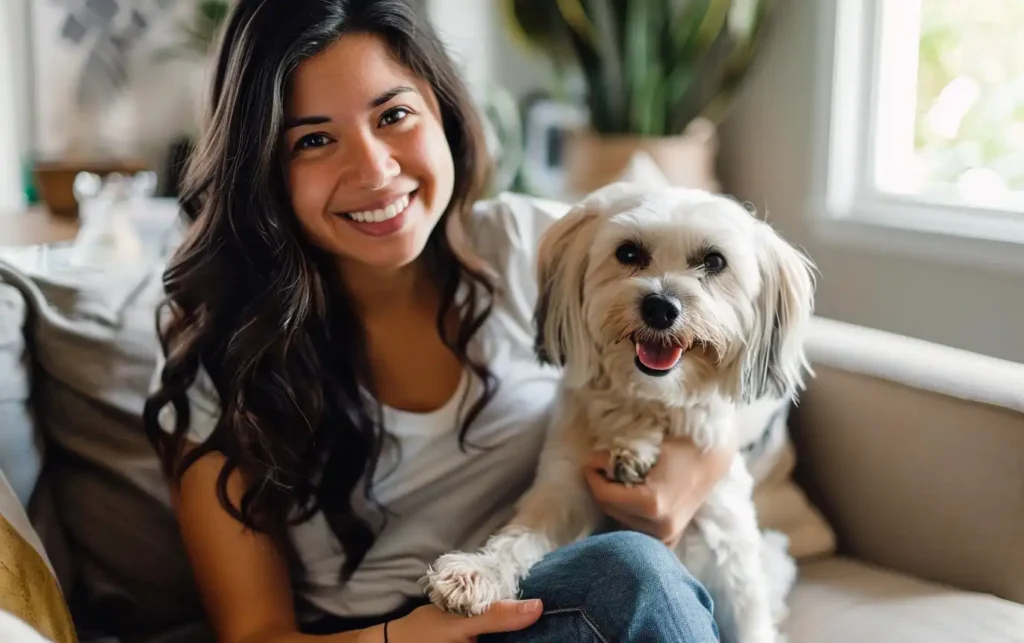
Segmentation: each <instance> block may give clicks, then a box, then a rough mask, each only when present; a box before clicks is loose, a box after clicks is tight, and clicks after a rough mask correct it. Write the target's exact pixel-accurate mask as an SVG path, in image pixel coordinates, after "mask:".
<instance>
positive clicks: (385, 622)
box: [384, 621, 391, 643]
mask: <svg viewBox="0 0 1024 643" xmlns="http://www.w3.org/2000/svg"><path fill="white" fill-rule="evenodd" d="M390 622H391V621H384V643H388V623H390Z"/></svg>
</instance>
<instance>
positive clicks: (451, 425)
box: [161, 194, 567, 616]
mask: <svg viewBox="0 0 1024 643" xmlns="http://www.w3.org/2000/svg"><path fill="white" fill-rule="evenodd" d="M566 210H567V206H565V205H563V204H559V203H554V202H547V201H540V200H537V199H532V198H528V197H524V196H521V195H514V194H503V195H501V196H499V197H497V198H495V199H493V200H488V201H482V202H480V203H478V204H477V206H476V207H475V208H474V216H473V218H472V222H471V225H470V229H469V236H470V239H471V240H472V241H473V247H474V249H475V250H476V252H477V253H478V254H479V255H480V256H481V257H482V258H483V259H484V260H486V261H487V262H488V263H489V264H490V265H491V267H493V268H494V269H495V271H497V273H498V275H499V276H500V277H501V279H502V281H503V283H502V284H501V289H500V291H499V295H498V297H497V300H496V301H495V305H494V309H493V312H492V313H491V315H490V317H489V318H488V320H487V322H486V323H485V324H484V326H483V327H482V328H481V329H480V330H479V331H478V333H477V335H476V337H475V339H474V345H473V346H472V347H471V348H472V350H473V353H474V355H476V356H480V357H482V358H483V359H484V360H485V362H486V363H487V365H488V368H489V369H490V371H491V372H492V373H493V374H494V375H495V376H496V377H497V378H498V382H499V385H498V389H497V393H496V395H495V396H494V397H493V398H492V399H491V401H490V402H488V404H487V405H486V406H485V407H484V409H483V411H482V412H481V413H480V414H479V415H478V416H477V417H476V419H475V420H474V422H473V424H472V425H471V427H470V428H469V432H468V434H467V437H468V439H469V441H470V442H471V443H472V445H474V446H476V447H483V448H467V449H466V452H463V451H462V450H460V448H459V429H460V427H461V419H460V417H459V411H460V408H462V409H468V408H470V407H471V406H472V405H471V403H467V404H465V405H462V406H461V407H460V402H461V400H462V396H463V393H464V392H465V391H466V387H472V390H471V391H470V394H471V397H470V401H472V400H474V399H476V396H477V395H479V393H480V389H481V388H482V387H481V385H480V384H479V380H478V379H477V378H476V377H470V376H469V375H468V374H466V375H464V376H463V379H462V382H461V384H460V385H459V389H458V391H457V392H456V394H455V395H454V396H453V397H452V399H451V400H450V401H449V402H448V403H447V404H445V405H444V406H443V407H442V408H440V409H438V410H436V411H434V412H431V413H409V412H405V411H400V410H398V409H393V408H388V407H385V408H384V410H383V413H384V415H383V420H384V426H385V428H386V429H387V431H388V432H390V433H391V434H392V435H394V436H395V437H396V438H397V440H398V442H399V445H400V447H399V448H400V449H401V455H402V457H401V461H400V462H399V463H398V466H397V467H395V466H394V465H395V462H396V457H397V451H396V449H395V448H392V447H391V446H390V445H387V444H386V445H385V449H384V453H383V454H382V456H381V457H382V460H381V462H380V463H379V465H378V466H377V473H376V474H375V479H374V487H373V488H374V494H375V496H376V498H377V499H378V500H379V501H380V502H381V503H382V504H383V505H384V506H386V507H387V508H388V509H389V510H390V512H391V513H392V515H390V516H389V518H388V520H387V523H386V526H385V527H384V529H383V531H381V532H380V533H379V534H378V535H377V538H376V541H375V542H374V544H373V546H372V548H371V549H370V550H369V552H367V554H366V556H365V558H364V559H363V561H362V562H361V563H360V565H359V567H358V568H357V569H356V570H355V572H354V573H353V575H352V576H351V578H350V579H349V580H348V582H346V583H344V584H342V583H341V581H340V577H339V572H340V570H341V566H342V561H343V560H344V553H343V551H342V548H341V545H340V543H339V542H338V541H337V539H336V538H334V535H333V533H332V532H331V530H330V528H329V527H328V525H327V522H326V520H325V519H324V517H323V515H322V514H317V515H316V516H314V517H313V518H312V519H311V520H310V521H309V522H306V523H303V524H301V525H298V526H296V527H295V528H293V530H292V538H293V541H294V543H295V547H296V549H297V551H298V554H299V556H300V558H301V559H302V562H303V563H304V566H305V568H306V570H307V571H306V574H307V575H306V579H305V580H306V583H304V585H305V586H304V587H300V588H299V590H300V591H301V593H302V594H303V596H304V597H305V598H306V599H307V600H308V601H310V602H311V603H312V604H313V605H315V606H317V607H318V608H320V609H321V610H323V611H325V612H327V613H330V614H336V615H339V616H369V615H376V614H381V613H385V612H388V611H390V610H392V609H395V608H397V607H399V606H400V605H401V604H402V603H403V602H404V601H405V600H406V599H407V598H408V597H412V596H421V595H422V589H421V588H420V587H419V585H418V584H417V581H418V579H419V578H420V577H421V576H422V575H423V573H424V571H425V570H426V568H427V565H429V564H430V563H432V562H433V561H434V560H435V559H436V558H437V556H439V555H440V554H442V553H445V552H447V551H451V550H453V549H469V548H474V547H477V546H479V545H481V544H483V542H484V540H486V538H487V537H488V536H489V535H490V534H492V533H493V532H494V531H496V530H497V529H498V528H500V527H501V526H502V525H503V524H504V523H505V522H506V521H508V519H509V518H511V516H512V511H513V504H514V502H515V501H516V500H517V499H518V498H519V496H520V495H522V493H523V492H524V491H525V490H526V488H527V486H528V485H529V484H530V482H531V480H532V478H533V474H534V469H535V467H536V463H537V458H538V454H539V452H540V448H541V444H542V441H543V434H544V430H545V428H546V426H547V422H548V418H549V414H550V410H551V403H552V401H553V400H554V396H555V393H556V389H557V382H558V377H559V373H558V372H557V371H556V370H554V369H552V368H550V367H543V366H541V365H540V364H539V363H538V361H537V359H536V357H535V355H534V352H533V338H534V330H533V323H532V320H533V306H534V302H535V301H536V297H537V289H536V283H535V279H534V270H535V267H534V266H535V259H536V248H537V240H538V238H539V237H540V235H541V233H542V232H543V231H544V230H545V229H546V228H547V226H548V225H549V224H550V223H551V222H552V221H553V220H554V219H555V218H557V217H558V216H561V215H562V214H563V213H564V212H565V211H566ZM204 377H205V376H204V374H203V373H202V372H201V373H200V375H199V377H198V378H197V383H196V385H195V386H194V387H193V388H192V389H191V390H190V391H189V400H190V404H191V420H192V421H191V427H190V439H192V440H196V441H202V440H204V439H205V438H206V437H207V436H208V435H209V434H210V432H211V431H212V430H213V428H214V425H215V422H216V417H217V414H218V412H219V403H218V401H217V399H216V393H214V392H213V388H212V385H211V384H209V382H208V380H206V382H207V383H206V384H205V385H204V383H203V382H204ZM173 413H174V412H173V410H172V409H171V408H170V407H169V406H168V407H165V408H164V410H163V412H162V414H161V424H163V426H164V427H165V428H170V427H173Z"/></svg>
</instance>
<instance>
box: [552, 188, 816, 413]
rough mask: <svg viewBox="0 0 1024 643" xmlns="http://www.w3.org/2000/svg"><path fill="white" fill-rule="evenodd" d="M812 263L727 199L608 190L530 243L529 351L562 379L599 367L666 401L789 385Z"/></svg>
mask: <svg viewBox="0 0 1024 643" xmlns="http://www.w3.org/2000/svg"><path fill="white" fill-rule="evenodd" d="M811 270H812V266H811V264H810V262H809V261H808V260H807V259H806V258H805V257H804V256H803V255H802V254H800V253H799V252H797V251H796V250H795V249H794V248H793V247H791V246H790V245H789V244H787V243H786V242H785V241H783V240H782V239H781V238H780V237H779V236H778V235H777V234H776V233H775V232H774V230H772V228H771V227H769V226H768V225H767V224H765V223H763V222H761V221H759V220H758V219H756V218H755V217H754V216H753V215H752V214H751V213H749V212H748V211H747V210H746V209H744V208H743V207H742V206H741V205H739V204H738V203H736V202H735V201H732V200H730V199H728V198H725V197H722V196H718V195H713V194H710V193H707V192H703V191H700V190H690V189H682V188H667V189H666V188H658V189H650V188H643V187H639V186H633V185H628V184H616V185H612V186H608V187H606V188H603V189H601V190H599V191H597V192H595V193H593V194H592V195H590V196H589V197H587V198H586V199H584V200H583V201H582V202H581V203H579V204H578V205H576V206H575V207H574V208H573V209H572V210H571V211H570V212H569V213H568V214H567V215H566V216H565V217H564V218H563V219H561V220H559V221H558V222H556V223H555V224H554V225H553V226H552V227H551V229H549V230H548V232H547V233H545V235H544V237H543V238H542V240H541V245H540V252H539V266H538V278H539V281H540V297H539V300H538V306H537V319H536V321H537V331H538V338H537V350H538V355H539V356H540V357H541V359H542V360H546V361H549V362H554V363H558V364H561V365H562V366H564V367H565V377H566V379H567V382H568V384H569V385H570V386H586V385H587V384H588V383H589V382H591V381H592V380H593V379H594V378H596V377H602V376H603V377H607V378H609V379H610V380H611V384H612V385H613V386H614V387H616V388H617V389H622V390H624V391H626V392H628V393H630V394H632V395H638V396H641V397H645V398H651V399H657V400H661V401H663V402H665V403H667V404H673V405H676V404H686V403H687V401H688V400H693V399H697V398H698V397H704V396H706V395H708V394H714V393H717V394H722V395H725V396H727V397H730V398H733V399H737V400H740V399H743V400H748V401H749V400H753V399H758V398H761V397H764V396H766V395H778V396H783V395H789V394H792V393H793V392H795V390H796V389H797V388H799V387H800V386H801V385H802V376H803V368H804V367H805V366H806V363H805V360H804V354H803V347H802V343H803V342H802V340H803V337H802V336H803V327H804V325H805V323H806V322H807V320H808V319H809V318H810V315H811V310H812V303H813V290H814V280H813V274H812V272H811Z"/></svg>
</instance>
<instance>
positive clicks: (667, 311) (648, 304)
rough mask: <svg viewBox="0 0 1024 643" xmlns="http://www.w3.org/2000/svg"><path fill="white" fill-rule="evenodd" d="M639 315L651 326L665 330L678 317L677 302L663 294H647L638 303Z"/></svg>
mask: <svg viewBox="0 0 1024 643" xmlns="http://www.w3.org/2000/svg"><path fill="white" fill-rule="evenodd" d="M640 316H641V317H643V320H644V323H646V324H647V325H648V326H650V327H651V328H656V329H657V330H665V329H666V328H671V327H672V324H674V323H675V321H676V317H679V303H678V302H677V301H676V300H675V299H673V298H670V297H666V296H664V295H647V296H646V297H644V300H643V302H642V303H641V304H640Z"/></svg>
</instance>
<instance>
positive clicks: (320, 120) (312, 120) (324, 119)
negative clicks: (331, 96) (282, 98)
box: [284, 116, 331, 130]
mask: <svg viewBox="0 0 1024 643" xmlns="http://www.w3.org/2000/svg"><path fill="white" fill-rule="evenodd" d="M329 122H331V118H330V117H329V116H300V117H298V118H289V119H288V120H286V121H285V122H284V129H285V130H290V129H292V128H293V127H302V126H303V125H323V124H324V123H329Z"/></svg>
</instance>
